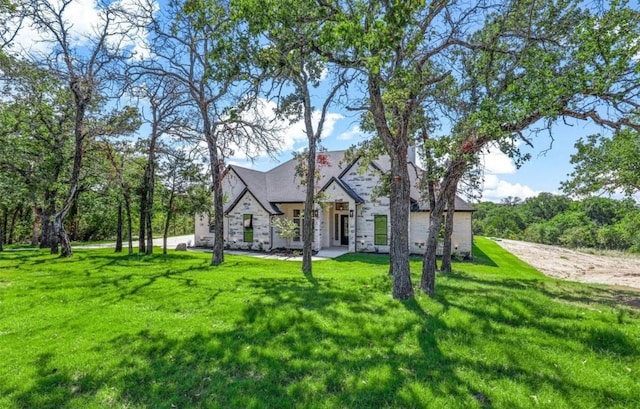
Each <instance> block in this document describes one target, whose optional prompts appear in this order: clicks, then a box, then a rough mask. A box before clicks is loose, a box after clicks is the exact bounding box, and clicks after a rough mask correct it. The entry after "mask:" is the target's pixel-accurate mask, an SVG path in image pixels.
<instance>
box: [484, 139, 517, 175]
mask: <svg viewBox="0 0 640 409" xmlns="http://www.w3.org/2000/svg"><path fill="white" fill-rule="evenodd" d="M483 161H484V171H485V173H487V174H492V175H506V174H513V173H516V165H515V164H514V163H513V160H511V158H510V157H509V156H508V155H506V154H505V153H503V152H502V151H501V150H500V148H499V147H498V146H496V145H491V146H490V147H489V150H488V152H486V153H483Z"/></svg>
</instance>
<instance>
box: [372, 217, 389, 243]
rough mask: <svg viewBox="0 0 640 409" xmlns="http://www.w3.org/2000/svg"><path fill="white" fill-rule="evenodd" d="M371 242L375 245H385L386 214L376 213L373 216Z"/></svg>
mask: <svg viewBox="0 0 640 409" xmlns="http://www.w3.org/2000/svg"><path fill="white" fill-rule="evenodd" d="M373 235H374V239H373V243H374V244H375V245H376V246H386V245H387V216H386V215H384V214H377V215H375V216H373Z"/></svg>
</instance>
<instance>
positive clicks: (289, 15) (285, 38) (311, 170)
mask: <svg viewBox="0 0 640 409" xmlns="http://www.w3.org/2000/svg"><path fill="white" fill-rule="evenodd" d="M235 4H236V8H237V10H236V13H237V15H238V16H242V17H243V18H244V19H245V20H246V21H247V23H248V26H249V29H250V30H251V31H252V32H254V33H255V34H256V35H257V36H258V41H259V42H260V41H261V42H262V43H263V44H262V48H261V52H260V53H258V54H256V56H257V59H258V61H257V65H258V66H260V67H262V68H263V69H265V71H266V72H267V73H268V74H267V75H268V76H269V77H270V78H272V79H273V80H274V81H275V82H276V83H277V84H278V87H277V89H279V90H282V87H286V86H291V87H292V88H293V90H292V91H291V93H289V94H288V95H280V93H281V92H282V91H280V92H279V95H277V99H278V101H279V102H280V104H279V105H280V106H279V107H278V111H279V113H280V115H281V116H284V117H286V118H287V119H289V120H290V121H292V122H295V121H298V120H299V119H303V122H304V131H305V134H306V136H307V150H306V152H305V154H304V155H300V156H299V158H304V159H306V160H305V162H306V163H305V164H304V165H303V166H302V167H303V168H304V172H303V175H302V176H303V181H302V183H303V184H304V185H305V190H306V194H305V202H304V218H303V221H302V243H303V250H302V272H303V273H306V274H310V273H311V272H312V264H311V256H312V243H313V231H314V227H313V223H314V218H313V213H314V205H315V197H316V179H317V174H316V159H317V151H318V144H319V143H320V138H321V137H322V131H323V127H324V122H325V119H326V116H327V112H328V109H329V107H330V105H331V103H332V102H333V100H334V99H335V97H336V96H337V94H338V91H339V90H340V89H341V88H342V87H344V86H345V85H346V84H347V82H348V81H347V79H346V78H345V73H344V70H336V69H334V70H333V71H337V72H335V75H334V79H333V81H332V84H331V85H330V86H329V87H328V91H327V92H326V96H325V97H324V99H323V100H322V107H321V108H320V110H319V112H318V113H319V115H318V117H317V119H316V120H315V121H314V116H315V115H314V113H315V112H314V111H315V110H314V107H313V105H312V89H313V88H316V89H317V88H318V87H319V86H320V83H321V82H322V81H323V80H324V79H323V77H325V76H327V73H330V71H331V68H332V67H329V66H328V64H327V63H326V62H325V61H324V59H322V58H320V57H319V56H318V55H317V54H316V53H314V51H313V47H312V45H313V36H314V35H315V34H317V29H316V28H315V26H312V23H311V22H309V23H307V24H298V21H296V19H297V16H299V15H301V14H306V13H313V10H305V7H306V6H307V5H306V4H304V3H300V2H295V1H293V2H287V3H286V7H283V4H282V3H278V4H275V3H273V4H271V3H267V4H265V3H264V2H254V1H251V0H248V1H236V2H235ZM314 19H317V16H315V18H314ZM310 20H311V19H310ZM333 68H336V67H333ZM324 82H327V81H326V80H324ZM314 122H315V123H314Z"/></svg>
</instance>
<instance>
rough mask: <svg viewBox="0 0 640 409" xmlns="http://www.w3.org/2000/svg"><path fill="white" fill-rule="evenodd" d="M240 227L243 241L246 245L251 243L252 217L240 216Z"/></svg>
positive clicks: (247, 215) (248, 215)
mask: <svg viewBox="0 0 640 409" xmlns="http://www.w3.org/2000/svg"><path fill="white" fill-rule="evenodd" d="M242 227H243V231H244V238H243V241H244V242H246V243H253V215H252V214H244V215H242Z"/></svg>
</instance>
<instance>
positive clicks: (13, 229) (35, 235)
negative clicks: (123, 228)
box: [0, 192, 194, 245]
mask: <svg viewBox="0 0 640 409" xmlns="http://www.w3.org/2000/svg"><path fill="white" fill-rule="evenodd" d="M117 199H118V197H117V196H114V195H112V194H108V193H106V192H92V193H88V194H83V195H82V196H80V198H79V201H78V204H77V206H75V208H74V209H72V213H71V214H70V216H69V217H70V218H69V220H67V221H66V222H65V227H66V229H67V231H68V233H69V239H70V240H71V241H73V242H87V241H105V240H108V241H114V242H115V241H116V239H117V234H118V213H119V204H118V200H117ZM185 206H186V205H182V204H181V205H180V206H179V207H177V208H176V210H178V212H176V213H175V214H172V219H171V220H170V222H169V231H168V233H169V235H170V236H174V235H183V234H193V231H194V218H193V214H192V213H191V211H190V210H188V209H187V208H186V207H185ZM165 207H166V198H164V197H161V198H159V199H158V200H157V202H156V206H155V208H156V209H157V211H156V212H154V215H153V226H154V229H153V233H154V236H155V237H156V238H160V237H161V236H162V233H163V230H164V223H165V220H166V210H165V211H163V209H165ZM132 210H133V212H135V213H136V214H137V213H138V212H139V209H138V203H137V202H136V203H134V206H133V209H132ZM132 221H133V223H132V229H133V231H134V232H135V237H134V239H137V238H138V234H137V232H138V230H139V221H138V218H134V219H133V220H132ZM0 235H2V237H1V238H0V239H1V242H2V243H4V244H8V245H11V244H16V245H27V244H28V245H38V244H40V240H41V220H40V218H39V217H38V215H37V213H35V212H34V210H33V208H32V206H31V205H30V204H28V203H15V204H13V206H1V205H0Z"/></svg>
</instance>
